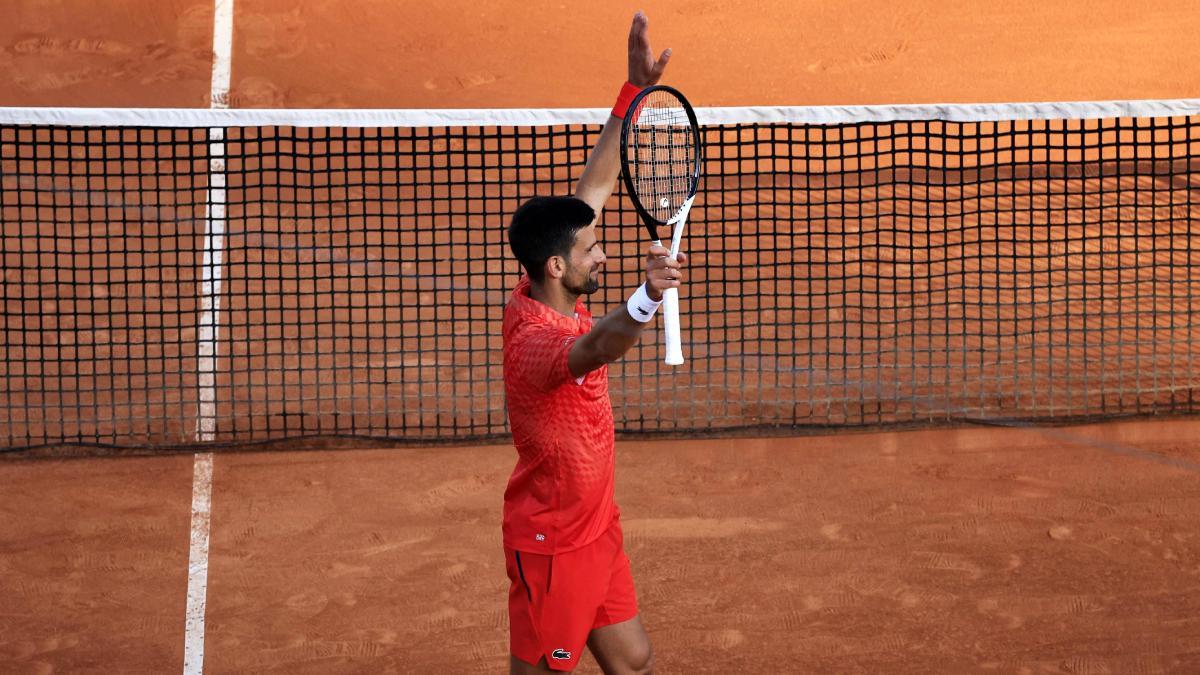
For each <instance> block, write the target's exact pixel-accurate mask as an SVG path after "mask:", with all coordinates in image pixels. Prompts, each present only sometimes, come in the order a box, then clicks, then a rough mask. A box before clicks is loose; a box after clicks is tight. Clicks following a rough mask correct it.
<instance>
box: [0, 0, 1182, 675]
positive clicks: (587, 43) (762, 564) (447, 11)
mask: <svg viewBox="0 0 1200 675" xmlns="http://www.w3.org/2000/svg"><path fill="white" fill-rule="evenodd" d="M102 4H103V5H104V11H103V12H102V11H100V10H99V9H97V8H95V7H91V6H89V9H88V10H87V11H84V10H82V9H81V8H80V6H79V3H60V2H27V1H22V2H14V3H11V5H12V6H11V7H9V8H6V10H5V21H4V22H3V26H0V92H2V93H0V97H2V98H0V105H49V106H66V105H78V106H199V107H203V106H206V105H207V104H208V101H209V77H210V72H211V60H210V52H209V45H210V41H211V20H212V4H211V3H210V2H201V1H187V0H173V1H170V2H168V1H161V2H160V1H156V2H150V1H148V0H144V1H142V2H130V1H127V2H109V3H102ZM939 5H941V3H933V2H928V1H927V0H923V1H921V2H906V3H892V4H890V5H886V6H885V5H884V3H865V2H862V3H827V2H823V3H818V2H779V1H776V2H771V3H751V2H707V1H704V0H695V1H693V2H675V3H666V2H649V3H645V4H642V5H640V8H642V9H645V10H646V11H647V13H648V14H649V16H650V19H651V37H652V40H653V44H654V45H655V47H656V48H659V49H661V48H663V47H667V46H671V47H673V48H674V50H675V56H674V61H673V63H672V64H671V67H670V70H669V75H668V78H667V79H668V81H669V82H670V83H672V84H675V85H677V86H679V87H681V88H683V89H684V90H685V91H687V92H688V93H689V95H690V97H691V98H692V99H693V100H694V101H695V102H696V103H697V104H698V105H771V104H778V105H805V104H831V103H906V102H930V101H1003V100H1008V101H1014V100H1075V99H1113V98H1119V99H1125V98H1155V97H1164V98H1166V97H1172V98H1173V97H1189V96H1195V95H1196V93H1197V91H1198V90H1200V70H1197V69H1196V68H1194V67H1193V65H1192V64H1194V63H1196V62H1197V60H1198V57H1200V43H1198V42H1197V41H1195V40H1194V35H1195V34H1196V32H1197V28H1198V27H1200V26H1198V24H1200V18H1198V17H1200V14H1197V13H1196V12H1195V11H1194V8H1193V7H1192V5H1191V3H1187V2H1163V3H1154V4H1153V6H1152V7H1136V6H1135V5H1134V4H1132V3H1126V2H1088V3H1084V2H1069V3H1068V2H1063V3H1044V2H1041V3H1039V2H1030V1H1021V2H1008V3H962V4H961V6H960V7H958V8H955V9H949V8H947V7H945V6H939ZM236 6H237V16H236V19H235V27H236V28H235V40H236V43H235V45H234V69H233V78H232V82H233V86H232V92H231V102H232V104H233V105H235V106H245V107H557V106H605V105H608V104H609V103H610V102H611V99H612V96H613V95H614V94H615V91H616V88H617V87H618V86H619V83H620V81H621V79H622V78H623V75H624V64H623V58H624V55H623V45H624V36H625V31H626V29H627V27H628V19H629V15H630V14H631V12H632V11H633V10H634V9H636V7H635V6H634V5H633V4H632V3H626V2H609V3H591V4H585V3H565V2H556V3H542V2H534V3H520V2H512V1H511V0H506V1H504V2H487V3H467V2H447V3H346V2H337V3H335V2H300V3H296V2H293V3H283V2H277V1H272V2H265V1H264V2H251V1H250V0H238V2H237V5H236ZM1197 438H1200V423H1197V422H1194V421H1176V422H1139V423H1126V424H1107V425H1097V426H1092V427H1081V428H1070V429H1041V430H1038V429H991V428H977V429H965V430H958V431H923V432H907V433H885V434H843V435H837V436H832V437H807V438H798V439H773V440H745V439H740V440H714V441H706V442H660V443H622V444H620V445H619V446H618V458H619V459H618V468H617V483H618V487H617V491H618V494H617V498H618V501H619V503H620V504H621V505H622V509H623V514H624V520H625V529H626V540H627V548H628V552H629V555H630V557H631V559H632V560H633V566H634V575H635V581H636V582H637V585H638V590H639V599H640V602H641V606H642V617H643V619H644V621H645V623H646V625H647V628H648V630H649V632H650V637H651V639H652V641H653V643H654V646H655V649H656V652H657V659H658V663H659V672H664V673H696V672H716V673H735V672H753V673H777V672H865V673H881V672H914V673H916V672H921V673H924V672H948V673H959V672H976V671H981V672H998V673H1010V672H1028V673H1041V672H1050V673H1057V672H1063V673H1104V672H1112V673H1150V672H1180V673H1188V672H1200V619H1197V618H1196V617H1197V616H1200V534H1198V533H1197V531H1196V518H1197V516H1196V514H1197V513H1200V488H1198V487H1197V485H1198V484H1200V483H1198V481H1197V480H1196V476H1197V471H1200V444H1198V443H1197V441H1196V439H1197ZM514 458H515V457H514V452H513V451H512V450H511V448H508V447H505V446H498V447H484V448H439V449H416V450H386V451H385V450H356V451H343V452H330V453H321V452H305V453H287V452H275V453H265V454H252V453H247V454H228V455H226V454H221V455H218V456H217V457H216V458H215V470H214V477H213V481H214V488H213V513H212V543H211V551H210V557H209V583H208V595H207V598H208V600H207V602H208V610H207V615H206V629H207V639H206V645H205V668H206V671H207V672H210V673H225V672H255V671H267V670H270V671H276V672H289V673H330V672H364V673H375V672H416V673H461V672H502V671H503V670H504V669H505V668H506V664H507V616H506V611H505V593H506V587H507V580H506V578H505V576H504V569H503V557H502V554H501V549H500V533H499V513H500V502H501V493H502V491H503V488H504V483H505V480H506V478H507V474H508V472H509V471H510V470H511V468H512V464H513V461H514ZM191 482H192V462H191V458H190V457H189V456H167V457H152V458H128V459H106V460H95V459H91V460H61V459H51V460H40V461H11V462H4V463H0V598H3V603H2V605H3V606H2V607H0V672H77V671H101V672H114V671H130V672H176V671H178V670H179V669H180V667H181V663H182V656H183V643H184V632H183V631H184V606H185V595H186V589H187V574H188V570H187V556H188V553H187V546H188V527H189V526H188V518H189V509H190V501H191ZM584 664H585V665H584V666H583V667H582V668H581V671H582V672H596V668H595V666H594V663H592V662H591V661H590V659H588V658H585V659H584Z"/></svg>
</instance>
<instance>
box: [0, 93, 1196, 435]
mask: <svg viewBox="0 0 1200 675" xmlns="http://www.w3.org/2000/svg"><path fill="white" fill-rule="evenodd" d="M697 112H698V115H699V117H700V121H701V123H702V125H703V126H704V130H703V134H704V138H705V142H706V161H705V164H704V178H703V182H702V184H701V189H700V193H699V196H698V198H697V205H696V207H695V208H694V209H693V211H692V215H691V218H690V220H689V232H688V234H687V236H686V237H685V240H684V249H685V250H687V251H688V252H689V253H690V254H691V257H692V265H691V269H690V272H689V281H688V284H687V286H686V288H685V289H684V290H683V292H682V311H681V314H682V323H683V329H684V351H685V355H686V356H687V358H688V361H687V363H686V364H685V365H684V366H683V367H680V368H675V369H672V368H669V367H667V366H664V365H661V363H660V362H661V359H660V354H661V347H660V344H661V335H658V336H654V335H648V336H647V338H646V339H645V340H643V344H642V345H640V346H639V347H637V348H635V350H634V351H633V352H631V353H630V354H629V355H628V356H627V357H626V358H625V359H624V360H623V361H621V362H620V363H617V364H614V365H613V366H612V367H611V371H610V377H611V389H612V399H613V405H614V412H615V419H616V424H617V427H618V431H619V432H620V433H621V434H622V435H624V436H637V435H654V434H714V433H723V432H730V431H761V432H766V431H772V430H786V431H792V432H795V431H802V430H804V429H806V428H810V427H811V428H829V427H863V426H880V425H882V426H906V425H924V424H945V423H951V424H953V423H963V422H967V421H1012V420H1021V421H1032V422H1055V421H1075V420H1083V419H1093V418H1102V417H1110V416H1127V415H1167V414H1194V413H1196V412H1198V410H1200V374H1198V371H1197V369H1196V368H1197V365H1200V354H1198V353H1197V352H1198V351H1200V347H1197V345H1200V323H1198V318H1197V317H1198V314H1197V313H1198V311H1200V231H1198V229H1197V224H1196V215H1197V208H1198V207H1200V204H1198V203H1197V200H1198V199H1200V197H1197V196H1196V191H1197V190H1200V174H1198V173H1197V172H1198V170H1200V164H1198V160H1200V101H1191V100H1180V101H1132V102H1109V103H1079V104H1071V103H1063V104H1011V105H947V106H892V107H842V108H772V109H754V108H709V109H700V110H698V111H697ZM604 116H605V113H604V112H603V111H599V110H591V109H579V110H531V111H515V110H497V111H332V110H331V111H298V110H290V111H266V110H258V111H255V110H242V111H236V110H235V111H228V110H225V111H223V110H212V111H208V110H140V109H129V110H70V109H67V110H46V109H15V108H10V109H0V181H2V183H0V218H2V221H3V232H2V237H0V256H2V260H3V266H4V277H3V285H2V290H0V296H2V299H3V303H4V305H3V307H4V309H3V319H2V323H0V331H2V337H0V349H3V352H4V358H3V360H2V361H0V389H2V393H3V401H2V402H0V447H4V448H8V449H20V448H29V447H32V446H40V445H47V444H59V443H79V444H97V445H115V446H135V447H169V446H190V445H193V444H197V443H200V444H239V443H251V442H259V441H277V440H285V439H294V438H301V437H311V436H321V437H338V436H348V437H359V438H372V439H390V440H394V441H401V442H414V443H427V442H434V441H459V442H467V441H472V442H474V441H488V440H503V439H504V438H505V437H506V435H507V433H508V430H507V423H506V415H505V408H504V396H503V383H502V373H501V341H500V334H499V327H500V323H501V316H502V312H503V305H504V302H505V300H506V298H507V296H508V293H509V290H510V289H511V288H512V286H513V285H514V284H515V282H516V280H517V279H518V277H519V267H518V265H517V264H516V262H515V261H514V260H513V259H512V258H511V256H510V255H509V253H508V250H507V245H506V242H505V226H506V225H507V222H508V217H509V215H510V214H511V213H512V212H513V210H514V209H515V208H516V207H517V205H518V204H519V203H520V202H521V201H522V200H524V199H525V198H527V197H529V196H532V195H535V194H569V193H570V192H571V190H572V187H573V184H574V181H575V180H576V179H577V178H578V176H579V175H580V173H581V171H582V167H583V164H584V163H585V161H586V158H587V152H588V150H589V148H590V147H591V145H592V144H593V143H594V141H595V140H596V137H597V135H598V133H599V130H600V123H601V122H602V121H603V119H604ZM641 233H642V228H641V227H640V225H639V223H638V220H637V216H636V214H635V212H634V211H633V210H632V207H631V206H630V205H629V204H628V202H627V200H626V198H625V197H624V195H621V194H618V195H617V196H616V197H614V199H613V201H612V202H611V203H610V206H609V208H608V209H607V210H606V211H605V213H604V215H603V218H602V221H601V241H602V242H603V244H604V245H605V247H606V250H607V252H608V254H609V256H610V259H611V260H610V263H609V268H608V270H607V272H606V275H605V277H604V289H603V290H602V291H601V292H600V293H599V294H597V295H596V296H594V297H593V298H591V299H590V304H591V306H592V309H593V312H594V313H596V314H600V313H602V312H603V311H605V310H607V309H610V308H612V307H614V306H616V303H619V302H622V301H623V299H624V297H625V296H626V295H627V293H628V292H629V291H630V289H632V288H633V287H634V286H635V285H636V283H638V277H639V269H640V259H641V256H642V254H643V251H644V246H645V245H644V243H643V241H642V239H643V237H642V234H641Z"/></svg>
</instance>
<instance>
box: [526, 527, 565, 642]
mask: <svg viewBox="0 0 1200 675" xmlns="http://www.w3.org/2000/svg"><path fill="white" fill-rule="evenodd" d="M533 538H534V539H537V540H538V541H546V535H544V534H535V535H533ZM567 658H570V657H569V656H568V657H567Z"/></svg>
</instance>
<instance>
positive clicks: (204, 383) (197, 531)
mask: <svg viewBox="0 0 1200 675" xmlns="http://www.w3.org/2000/svg"><path fill="white" fill-rule="evenodd" d="M232 54H233V0H215V2H214V14H213V72H212V88H211V96H210V105H211V107H212V108H217V109H222V108H228V107H229V79H230V73H231V64H232ZM208 151H209V160H208V191H207V198H206V199H205V207H204V209H205V213H204V244H203V260H202V261H201V273H200V294H201V297H200V321H199V335H198V336H197V340H198V345H197V356H198V363H197V369H198V373H197V375H198V380H199V387H200V392H199V394H200V397H199V400H200V405H199V411H198V415H197V419H196V440H197V441H200V442H202V443H203V442H208V441H213V440H215V439H216V432H217V428H216V426H217V420H216V412H217V411H216V406H217V393H216V370H217V368H216V364H217V346H218V338H219V335H220V331H219V330H218V328H219V326H220V316H221V272H222V269H223V263H224V252H225V202H226V196H225V131H224V129H222V128H220V127H214V128H210V129H209V130H208ZM194 466H195V468H194V472H193V478H192V530H191V538H190V543H189V552H188V588H187V612H186V614H185V619H184V642H183V673H184V675H200V674H201V673H203V672H204V615H205V610H206V607H207V596H208V542H209V534H210V532H211V514H212V467H213V456H212V453H199V454H197V455H196V458H195V465H194Z"/></svg>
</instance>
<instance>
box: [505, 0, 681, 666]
mask: <svg viewBox="0 0 1200 675" xmlns="http://www.w3.org/2000/svg"><path fill="white" fill-rule="evenodd" d="M669 57H670V50H666V51H664V52H663V53H662V55H661V56H660V57H659V58H658V59H657V60H656V59H655V58H654V56H653V52H651V50H650V42H649V39H648V38H647V35H646V17H645V15H643V14H642V13H641V12H638V13H637V14H636V15H634V17H633V25H632V27H631V28H630V30H629V80H628V82H627V83H626V84H625V86H624V87H623V88H622V90H621V94H620V96H619V97H618V100H617V104H616V106H615V107H614V108H613V114H612V116H610V117H609V118H608V122H607V123H606V124H605V125H604V129H603V131H602V132H601V134H600V138H599V139H598V140H597V142H596V146H595V147H594V148H593V149H592V153H591V155H590V156H589V157H588V163H587V166H586V167H585V168H584V172H583V176H582V177H581V178H580V180H579V185H578V186H577V188H576V190H575V196H574V197H535V198H533V199H530V200H529V201H527V202H525V203H524V204H523V205H522V206H521V207H520V208H518V209H517V211H516V213H515V214H514V215H513V218H512V223H511V225H510V226H509V230H508V237H509V245H510V246H511V248H512V251H513V254H514V255H515V256H516V258H517V260H519V261H520V262H521V266H522V267H523V268H524V270H525V276H524V277H522V279H521V281H520V282H518V284H517V287H516V288H515V289H514V290H513V293H512V297H511V298H510V299H509V302H508V305H507V307H506V308H505V311H504V389H505V393H506V395H507V397H508V417H509V423H510V425H511V426H512V432H513V442H514V444H515V445H516V448H517V454H518V459H517V465H516V467H515V468H514V469H513V473H512V477H511V478H510V479H509V481H508V488H507V489H506V490H505V492H504V525H503V531H504V553H505V560H506V567H507V570H508V577H509V579H510V580H511V582H512V585H511V587H510V590H509V598H508V612H509V631H510V645H511V658H510V669H511V672H512V673H545V672H552V671H564V670H572V669H574V668H575V666H576V664H577V663H578V662H579V658H580V656H581V653H582V652H583V647H584V645H585V644H586V645H587V646H588V648H590V649H591V651H592V654H593V656H595V658H596V661H597V662H598V663H599V665H600V667H601V668H602V669H603V670H604V672H605V673H649V672H651V668H652V664H653V656H652V653H651V649H650V640H649V638H648V637H647V636H646V631H645V629H644V628H643V626H642V622H641V620H640V619H639V617H638V606H637V598H636V596H635V594H634V588H633V576H632V574H631V572H630V567H629V558H627V557H626V555H625V551H624V547H623V540H622V534H621V523H620V520H619V511H618V509H617V505H616V503H615V502H614V500H613V471H614V461H613V460H614V453H613V415H612V404H611V403H610V402H609V398H608V364H609V363H612V362H613V361H616V360H617V359H619V358H621V357H622V356H623V355H624V354H625V353H626V352H627V351H629V349H630V348H632V347H633V346H634V345H635V344H637V342H638V340H639V338H640V337H641V335H642V331H643V329H645V328H646V327H647V326H649V325H651V324H650V321H651V319H652V318H653V317H654V314H655V311H656V310H657V309H658V305H659V303H660V302H661V301H662V293H663V291H664V290H666V289H668V288H678V287H679V284H680V281H681V280H682V278H683V276H682V267H683V266H684V265H685V264H686V256H684V255H682V254H681V255H680V256H679V260H671V259H668V258H667V255H668V251H667V249H665V248H663V247H661V246H651V247H650V248H649V250H648V251H647V255H646V259H645V272H646V274H645V283H644V284H642V285H641V286H640V287H638V288H637V290H635V291H634V292H633V294H632V296H631V297H630V298H629V301H628V302H627V303H625V304H624V305H622V306H620V307H618V308H617V309H615V310H613V311H612V312H610V313H608V314H607V315H605V316H604V317H603V318H601V319H600V320H598V321H593V320H592V315H591V314H590V313H588V310H587V307H586V306H585V305H584V303H583V301H582V296H585V295H590V294H592V293H595V292H596V291H597V290H599V288H600V273H601V271H603V269H604V263H605V256H604V251H603V250H602V249H601V247H600V243H599V241H598V240H597V237H596V219H597V216H598V214H599V213H600V210H601V209H602V208H603V207H604V203H605V202H606V201H608V198H609V196H611V195H612V191H613V187H614V186H615V183H616V180H617V175H618V174H619V172H620V157H619V145H620V135H621V121H622V118H623V116H624V114H625V110H626V108H628V106H629V102H630V101H631V100H632V99H633V97H634V96H635V95H636V94H637V92H639V91H640V90H641V89H642V88H644V87H648V86H650V85H652V84H655V83H656V82H658V80H659V78H660V77H661V76H662V73H663V69H664V68H665V67H666V65H667V59H668V58H669Z"/></svg>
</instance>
